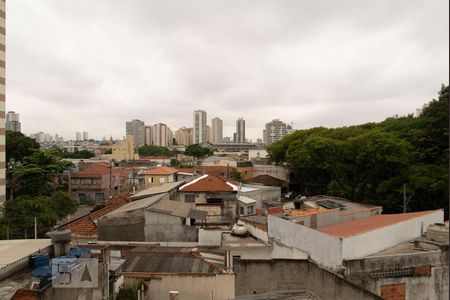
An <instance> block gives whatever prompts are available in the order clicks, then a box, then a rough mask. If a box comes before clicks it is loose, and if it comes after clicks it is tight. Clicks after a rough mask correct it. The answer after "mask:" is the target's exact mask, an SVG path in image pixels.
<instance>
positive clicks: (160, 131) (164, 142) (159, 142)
mask: <svg viewBox="0 0 450 300" xmlns="http://www.w3.org/2000/svg"><path fill="white" fill-rule="evenodd" d="M169 130H170V129H169V127H167V125H166V124H163V123H158V124H155V125H153V126H152V145H155V146H163V147H167V146H169V145H171V144H172V142H171V141H170V140H169V139H170V133H169Z"/></svg>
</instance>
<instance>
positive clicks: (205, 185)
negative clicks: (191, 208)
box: [179, 175, 239, 193]
mask: <svg viewBox="0 0 450 300" xmlns="http://www.w3.org/2000/svg"><path fill="white" fill-rule="evenodd" d="M238 188H239V183H238V182H236V181H234V180H231V179H226V178H223V177H220V176H214V175H203V176H201V177H199V178H197V179H194V180H193V181H191V182H188V183H186V184H185V185H183V186H181V187H180V189H179V191H180V192H196V193H199V192H236V191H237V189H238Z"/></svg>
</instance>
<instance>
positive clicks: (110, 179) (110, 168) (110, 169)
mask: <svg viewBox="0 0 450 300" xmlns="http://www.w3.org/2000/svg"><path fill="white" fill-rule="evenodd" d="M112 162H113V161H112V160H111V161H110V162H109V199H111V198H112V190H111V189H112Z"/></svg>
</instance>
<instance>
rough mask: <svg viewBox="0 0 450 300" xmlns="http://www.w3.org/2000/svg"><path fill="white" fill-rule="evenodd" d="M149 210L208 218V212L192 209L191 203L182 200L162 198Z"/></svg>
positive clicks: (195, 217)
mask: <svg viewBox="0 0 450 300" xmlns="http://www.w3.org/2000/svg"><path fill="white" fill-rule="evenodd" d="M148 210H150V211H153V212H158V213H162V214H166V215H171V216H177V217H182V218H192V219H205V218H206V212H203V211H199V210H195V209H192V207H191V205H190V204H188V203H184V202H181V201H173V200H162V201H159V202H156V203H155V204H153V205H152V206H150V207H149V208H148Z"/></svg>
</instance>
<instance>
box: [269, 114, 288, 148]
mask: <svg viewBox="0 0 450 300" xmlns="http://www.w3.org/2000/svg"><path fill="white" fill-rule="evenodd" d="M287 134H288V131H287V125H286V123H284V122H282V121H280V120H279V119H274V120H272V121H271V122H269V123H267V124H266V127H265V131H264V140H265V144H266V145H270V144H272V143H274V142H276V141H279V140H281V139H282V138H284V137H285V136H286V135H287Z"/></svg>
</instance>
